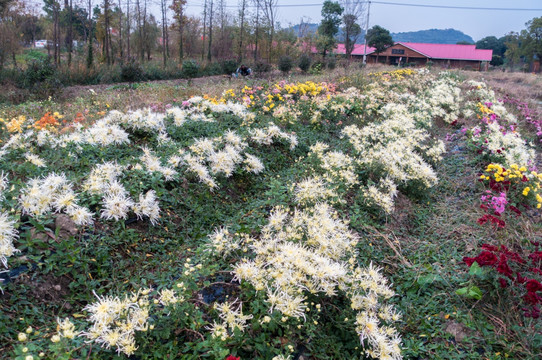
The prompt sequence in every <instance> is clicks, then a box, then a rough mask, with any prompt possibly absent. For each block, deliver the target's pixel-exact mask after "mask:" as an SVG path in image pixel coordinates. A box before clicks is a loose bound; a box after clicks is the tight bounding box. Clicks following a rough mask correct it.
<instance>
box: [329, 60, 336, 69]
mask: <svg viewBox="0 0 542 360" xmlns="http://www.w3.org/2000/svg"><path fill="white" fill-rule="evenodd" d="M336 67H337V60H336V59H335V58H329V60H328V61H327V68H328V69H329V70H333V69H335V68H336Z"/></svg>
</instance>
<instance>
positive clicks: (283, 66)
mask: <svg viewBox="0 0 542 360" xmlns="http://www.w3.org/2000/svg"><path fill="white" fill-rule="evenodd" d="M292 67H293V61H292V58H291V57H289V56H288V55H284V56H281V57H280V59H279V70H280V71H282V72H283V73H285V74H286V73H288V72H290V70H292Z"/></svg>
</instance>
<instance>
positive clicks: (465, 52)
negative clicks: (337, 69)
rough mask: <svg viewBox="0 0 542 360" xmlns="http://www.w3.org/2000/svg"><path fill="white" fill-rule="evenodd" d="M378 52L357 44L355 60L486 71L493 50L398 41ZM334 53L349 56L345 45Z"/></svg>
mask: <svg viewBox="0 0 542 360" xmlns="http://www.w3.org/2000/svg"><path fill="white" fill-rule="evenodd" d="M375 50H376V49H375V48H372V47H370V46H367V47H365V45H363V44H356V45H355V46H354V50H353V51H352V57H353V58H362V57H363V54H364V53H366V55H367V63H377V62H378V63H383V64H389V65H397V64H399V63H401V64H403V65H404V64H409V65H426V64H428V63H430V62H431V63H432V64H434V65H436V66H441V67H445V68H461V69H470V70H487V68H488V66H489V62H490V61H491V58H492V56H493V50H482V49H477V48H476V46H475V45H456V44H425V43H410V42H396V43H395V44H394V45H393V46H390V47H388V48H387V49H386V50H384V51H383V52H381V53H380V54H377V53H376V52H375ZM334 53H335V54H339V55H343V54H346V49H345V47H344V44H338V46H337V48H336V50H335V51H334Z"/></svg>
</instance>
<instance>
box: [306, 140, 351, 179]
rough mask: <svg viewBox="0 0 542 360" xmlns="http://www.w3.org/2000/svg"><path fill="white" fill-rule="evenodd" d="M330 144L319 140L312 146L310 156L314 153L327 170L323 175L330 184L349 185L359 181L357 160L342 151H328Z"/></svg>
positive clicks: (322, 166) (321, 165)
mask: <svg viewBox="0 0 542 360" xmlns="http://www.w3.org/2000/svg"><path fill="white" fill-rule="evenodd" d="M328 149H329V145H327V144H324V143H322V142H317V143H316V144H314V145H313V146H311V147H310V152H309V156H310V155H312V154H314V155H315V156H316V157H317V158H318V160H319V161H320V167H321V168H322V169H323V170H324V171H325V173H324V175H323V177H324V180H325V181H326V182H327V183H328V184H335V183H337V182H339V183H344V184H345V185H346V186H347V187H352V186H353V185H355V184H357V183H359V180H358V177H357V175H356V173H355V161H354V159H353V158H351V157H350V156H348V155H346V154H344V153H343V152H341V151H327V150H328Z"/></svg>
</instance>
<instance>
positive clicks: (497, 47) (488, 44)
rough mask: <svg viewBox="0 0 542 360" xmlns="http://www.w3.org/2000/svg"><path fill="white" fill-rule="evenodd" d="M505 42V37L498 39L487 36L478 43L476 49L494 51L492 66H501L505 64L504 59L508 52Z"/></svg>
mask: <svg viewBox="0 0 542 360" xmlns="http://www.w3.org/2000/svg"><path fill="white" fill-rule="evenodd" d="M505 40H506V39H505V37H502V38H500V39H497V38H496V37H495V36H486V37H485V38H483V39H481V40H478V41H477V42H476V48H477V49H487V50H493V58H492V59H491V62H490V64H491V65H494V66H499V65H502V64H503V57H504V53H505V52H506V45H505Z"/></svg>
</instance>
